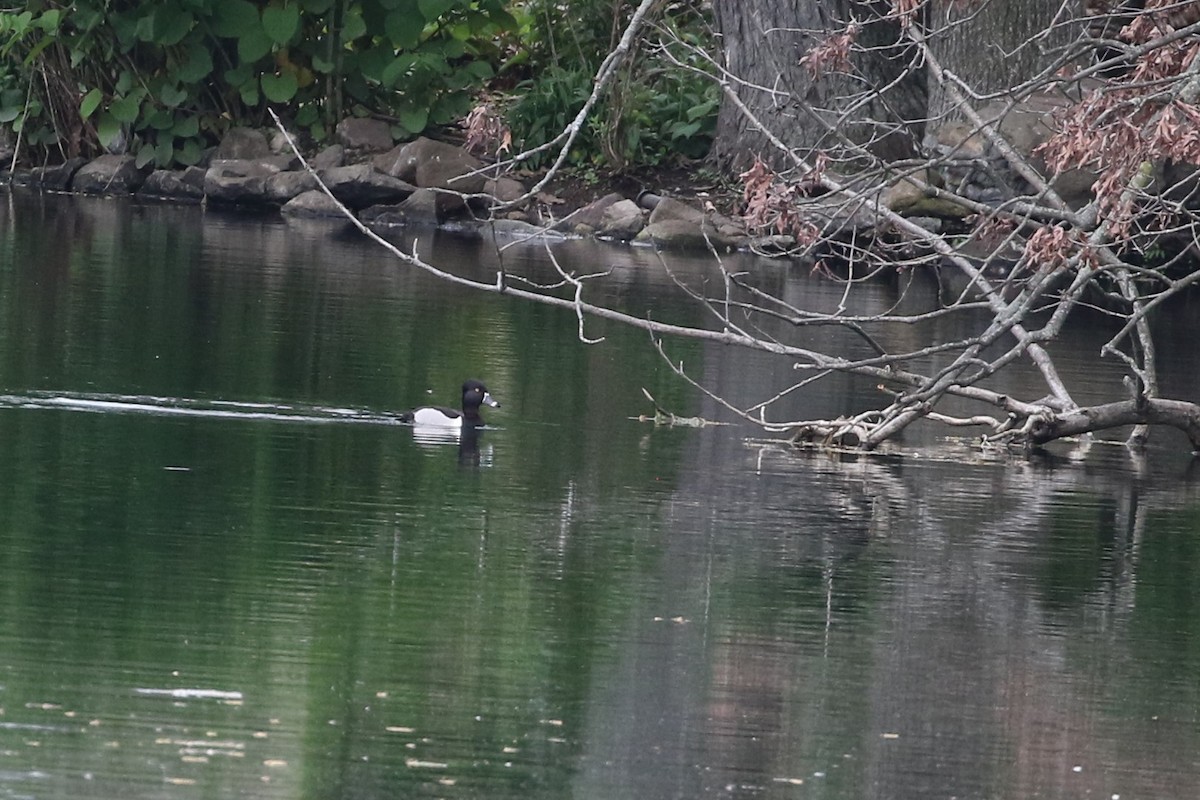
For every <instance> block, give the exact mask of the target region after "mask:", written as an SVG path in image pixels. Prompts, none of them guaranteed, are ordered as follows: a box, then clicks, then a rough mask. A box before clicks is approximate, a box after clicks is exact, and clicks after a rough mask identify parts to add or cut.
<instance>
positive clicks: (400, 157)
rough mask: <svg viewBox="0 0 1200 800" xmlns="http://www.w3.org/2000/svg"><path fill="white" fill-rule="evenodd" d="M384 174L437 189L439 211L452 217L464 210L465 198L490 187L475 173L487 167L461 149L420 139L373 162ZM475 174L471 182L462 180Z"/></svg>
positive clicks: (421, 186) (422, 186) (419, 185)
mask: <svg viewBox="0 0 1200 800" xmlns="http://www.w3.org/2000/svg"><path fill="white" fill-rule="evenodd" d="M372 163H373V164H374V165H375V168H376V169H378V170H379V171H380V172H384V173H386V174H388V175H391V176H392V177H394V178H399V179H400V180H402V181H405V182H407V183H411V184H413V185H414V186H416V187H417V188H420V189H436V190H439V191H438V192H437V203H438V211H439V213H441V214H443V215H444V214H448V213H451V212H454V211H458V210H460V209H462V207H463V205H464V203H465V202H466V200H465V198H464V197H462V195H472V194H481V193H483V191H484V187H485V185H486V183H487V178H486V176H484V175H483V174H482V173H477V174H471V173H475V172H476V170H479V169H481V168H482V167H483V166H484V163H483V162H482V161H480V160H479V159H477V158H475V157H474V156H473V155H471V154H470V153H467V152H466V151H465V150H463V149H462V148H460V147H455V146H454V145H452V144H447V143H445V142H436V141H434V140H432V139H426V138H424V137H420V138H417V139H414V140H413V141H411V142H409V143H408V144H405V145H402V146H401V147H397V148H394V149H393V150H390V151H389V152H387V153H384V154H383V155H381V156H377V157H376V158H375V159H374V161H373V162H372ZM468 174H471V176H470V177H469V178H464V177H462V176H464V175H468Z"/></svg>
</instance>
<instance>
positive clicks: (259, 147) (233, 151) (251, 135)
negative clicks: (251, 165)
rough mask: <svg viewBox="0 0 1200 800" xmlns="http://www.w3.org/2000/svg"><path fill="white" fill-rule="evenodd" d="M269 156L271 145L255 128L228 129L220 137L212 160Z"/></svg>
mask: <svg viewBox="0 0 1200 800" xmlns="http://www.w3.org/2000/svg"><path fill="white" fill-rule="evenodd" d="M269 155H271V144H270V142H268V141H267V137H266V135H265V134H263V132H262V131H260V130H257V129H255V128H230V129H229V130H227V131H226V132H225V135H224V136H223V137H221V143H220V144H219V145H217V149H216V151H215V152H214V153H213V160H227V159H257V158H265V157H267V156H269Z"/></svg>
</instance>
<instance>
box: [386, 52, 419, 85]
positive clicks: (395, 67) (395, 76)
mask: <svg viewBox="0 0 1200 800" xmlns="http://www.w3.org/2000/svg"><path fill="white" fill-rule="evenodd" d="M415 61H416V57H415V56H413V54H412V53H401V54H400V55H399V56H397V57H396V58H393V59H392V60H391V62H390V63H388V65H387V66H386V67H384V69H383V74H382V75H381V76H380V79H379V82H380V83H381V84H383V87H384V88H385V89H391V88H392V87H393V86H395V85H396V84H397V83H398V82H399V81H400V79H401V78H403V77H405V76H407V75H408V74H409V72H410V71H411V70H412V68H413V64H414V62H415Z"/></svg>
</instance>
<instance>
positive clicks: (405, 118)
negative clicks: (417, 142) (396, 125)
mask: <svg viewBox="0 0 1200 800" xmlns="http://www.w3.org/2000/svg"><path fill="white" fill-rule="evenodd" d="M399 119H400V124H401V125H402V126H404V130H406V131H408V132H409V133H411V134H414V135H415V134H418V133H420V132H421V131H423V130H425V126H426V125H428V124H429V109H427V108H425V107H424V106H418V105H415V104H412V105H409V106H407V107H406V108H404V109H402V110H401V111H400V117H399Z"/></svg>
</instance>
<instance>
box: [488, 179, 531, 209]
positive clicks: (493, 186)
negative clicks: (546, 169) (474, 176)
mask: <svg viewBox="0 0 1200 800" xmlns="http://www.w3.org/2000/svg"><path fill="white" fill-rule="evenodd" d="M483 193H484V194H487V195H491V196H492V197H493V198H494V199H495V200H496V202H498V203H511V202H513V201H514V200H516V199H517V198H518V197H521V196H523V195H524V194H525V184H523V183H521V182H520V181H519V180H517V179H516V178H508V177H501V178H488V179H487V180H485V181H484V183H483Z"/></svg>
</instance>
